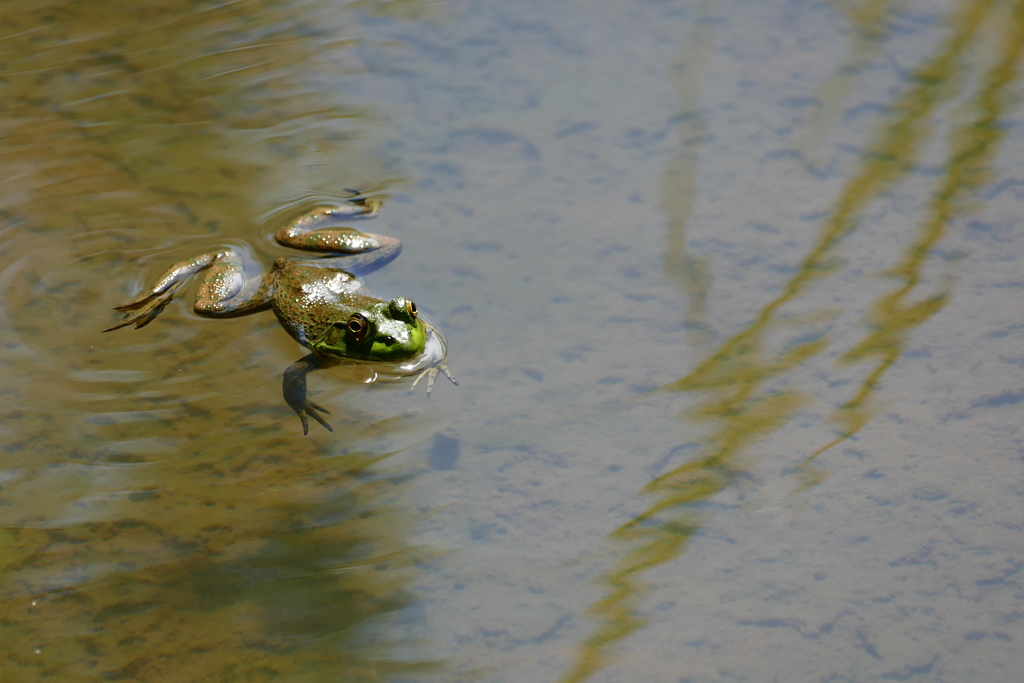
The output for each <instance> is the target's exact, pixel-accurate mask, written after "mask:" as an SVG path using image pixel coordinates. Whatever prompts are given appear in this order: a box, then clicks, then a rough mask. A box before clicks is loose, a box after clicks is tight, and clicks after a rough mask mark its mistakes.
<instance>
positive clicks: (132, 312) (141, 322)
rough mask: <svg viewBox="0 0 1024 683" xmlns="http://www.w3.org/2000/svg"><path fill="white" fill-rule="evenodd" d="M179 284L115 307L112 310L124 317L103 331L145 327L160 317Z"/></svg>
mask: <svg viewBox="0 0 1024 683" xmlns="http://www.w3.org/2000/svg"><path fill="white" fill-rule="evenodd" d="M180 284H181V283H180V282H179V283H175V284H174V285H173V286H171V287H169V288H167V289H166V290H164V291H163V292H158V293H146V294H143V295H141V296H139V297H136V298H135V299H133V300H132V301H129V302H128V303H126V304H124V305H123V306H115V307H114V310H115V311H120V312H122V313H124V317H123V318H121V320H119V321H118V322H117V324H116V325H114V326H112V327H108V328H107V329H105V330H103V331H104V332H112V331H114V330H119V329H121V328H122V327H127V326H128V325H132V324H134V325H135V329H139V328H140V327H145V326H146V325H148V324H149V323H151V322H152V321H153V318H155V317H157V316H158V315H160V311H162V310H164V307H165V306H166V305H167V304H169V303H171V299H173V298H174V291H175V290H176V289H177V288H178V286H179V285H180Z"/></svg>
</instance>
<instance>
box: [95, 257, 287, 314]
mask: <svg viewBox="0 0 1024 683" xmlns="http://www.w3.org/2000/svg"><path fill="white" fill-rule="evenodd" d="M203 270H208V272H207V274H206V275H205V276H204V277H203V280H202V283H201V284H200V287H199V293H198V294H197V295H196V301H195V306H194V310H195V312H196V313H197V314H199V315H202V316H206V317H213V318H219V317H231V316H235V315H244V314H246V313H251V312H253V311H255V310H261V309H262V308H267V307H269V299H270V297H269V294H268V293H267V291H266V289H267V287H266V286H265V285H264V283H263V282H262V281H261V280H253V281H250V282H246V280H245V277H244V274H243V271H242V261H241V257H240V256H239V255H238V254H237V253H235V252H234V251H232V250H231V249H224V250H221V251H211V252H208V253H206V254H202V255H200V256H196V257H195V258H193V259H189V260H188V261H181V262H180V263H176V264H174V265H173V266H171V267H170V268H169V269H168V270H167V272H165V273H164V274H163V275H162V276H161V277H160V279H159V280H157V282H156V284H155V285H153V287H151V288H150V289H148V290H145V291H143V292H142V293H141V294H140V295H139V296H137V297H135V298H134V299H132V300H131V301H129V302H128V303H126V304H124V305H123V306H117V307H115V309H114V310H117V311H121V312H122V313H124V314H125V315H124V317H123V318H122V319H121V320H120V321H118V323H117V324H116V325H114V326H113V327H110V328H108V329H106V330H103V331H104V332H110V331H111V330H117V329H120V328H122V327H126V326H128V325H132V324H134V325H135V327H136V328H139V327H145V326H146V325H148V324H149V323H150V322H151V321H152V320H153V319H154V318H156V317H157V315H159V314H160V311H162V310H163V309H164V307H165V306H167V304H169V303H170V302H171V300H172V299H173V298H174V293H175V292H176V291H177V290H178V288H179V287H181V285H182V284H184V283H185V281H186V280H188V279H189V278H190V277H192V276H193V275H195V274H196V273H198V272H200V271H203Z"/></svg>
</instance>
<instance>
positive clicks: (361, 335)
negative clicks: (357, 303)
mask: <svg viewBox="0 0 1024 683" xmlns="http://www.w3.org/2000/svg"><path fill="white" fill-rule="evenodd" d="M369 334H370V321H369V320H367V319H366V317H365V316H364V315H362V314H361V313H353V314H352V317H351V318H349V319H348V322H347V323H345V335H346V336H347V337H348V338H349V339H350V340H352V341H354V342H356V343H359V342H361V341H363V340H365V339H366V337H368V336H369Z"/></svg>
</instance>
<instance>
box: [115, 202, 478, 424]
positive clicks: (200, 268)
mask: <svg viewBox="0 0 1024 683" xmlns="http://www.w3.org/2000/svg"><path fill="white" fill-rule="evenodd" d="M380 205H381V201H380V199H378V198H376V197H363V196H360V195H356V196H354V197H351V198H349V199H348V200H346V201H344V202H343V203H339V204H335V205H324V206H318V207H316V208H315V209H313V210H312V211H310V212H308V213H306V214H305V215H303V216H301V217H300V218H298V219H297V220H295V221H293V222H291V223H290V224H288V225H287V226H285V227H284V228H282V229H280V230H278V231H277V233H275V234H274V239H275V240H277V242H278V243H279V244H281V245H283V246H287V247H293V248H295V249H302V250H304V251H314V252H322V253H327V254H331V255H330V256H325V257H321V258H316V259H306V260H299V259H293V258H287V257H282V258H279V259H277V260H276V261H274V265H273V267H271V269H270V272H268V273H266V274H265V275H263V276H261V277H256V278H247V277H246V276H245V273H244V271H243V267H242V257H241V255H240V254H239V253H238V252H236V251H234V250H232V249H230V248H228V249H222V250H219V251H211V252H208V253H205V254H201V255H200V256H196V257H195V258H192V259H189V260H188V261H182V262H180V263H176V264H174V265H173V266H171V267H170V268H169V269H168V270H167V272H166V273H164V274H163V276H161V277H160V279H159V280H157V283H156V284H155V285H154V286H153V287H151V288H150V289H148V290H145V291H143V292H142V293H141V294H140V295H139V296H137V297H136V298H135V299H133V300H131V301H129V302H128V303H126V304H124V305H123V306H118V307H116V309H115V310H118V311H121V312H122V313H124V314H125V315H124V317H123V318H122V319H121V320H120V321H119V322H118V323H117V324H116V325H114V326H113V327H111V328H109V329H107V330H104V332H110V331H111V330H116V329H119V328H122V327H126V326H128V325H132V324H134V325H135V327H136V328H139V327H143V326H145V325H147V324H148V323H150V322H151V321H152V320H153V319H154V318H156V316H157V315H159V314H160V311H162V310H163V309H164V307H165V306H166V305H167V304H168V303H170V302H171V299H172V298H173V297H174V293H175V291H176V290H177V289H178V288H179V287H180V286H181V285H182V284H184V283H185V282H186V281H187V280H188V279H189V278H191V277H192V276H193V275H196V274H197V273H200V272H202V273H203V275H202V277H201V279H200V281H199V291H198V292H197V294H196V298H195V303H194V310H195V312H196V313H197V314H198V315H201V316H204V317H208V318H236V317H239V316H243V315H249V314H250V313H257V312H259V311H265V310H268V309H269V310H273V311H274V313H275V314H276V315H277V319H278V321H280V323H281V325H282V326H283V327H284V328H285V330H287V331H288V334H290V335H291V336H292V338H293V339H295V341H297V342H298V343H299V344H302V345H303V346H304V347H306V348H308V349H309V350H310V351H311V353H310V354H309V355H307V356H306V357H304V358H302V359H301V360H299V361H296V362H295V363H293V364H292V365H291V366H290V367H289V368H288V369H287V370H285V373H284V384H283V388H284V399H285V401H286V402H287V403H288V405H289V406H291V408H292V410H294V411H295V413H296V414H297V415H298V416H299V419H300V420H301V421H302V433H303V434H308V433H309V421H308V419H307V418H310V417H311V418H313V419H314V420H316V421H317V422H319V423H320V424H321V425H323V426H324V427H325V428H326V429H327V430H328V431H333V430H331V427H330V425H328V424H327V422H326V421H325V420H324V419H323V418H322V417H321V416H320V413H327V412H328V411H327V410H326V409H325V408H323V407H322V406H320V405H318V404H316V403H314V402H313V401H311V400H310V399H309V395H308V392H307V390H306V375H307V374H308V373H310V372H312V371H314V370H318V369H321V368H326V367H330V366H332V365H337V364H338V363H341V362H343V361H346V360H355V361H375V362H383V363H402V362H407V361H410V360H412V359H416V358H417V357H423V356H426V355H427V354H426V350H427V346H428V340H430V339H431V336H432V335H433V336H434V337H435V338H436V337H437V335H438V332H437V330H436V329H434V328H433V327H432V326H430V325H429V324H427V323H425V322H424V321H423V319H422V318H421V317H420V316H419V312H418V310H417V309H416V304H414V303H413V302H412V301H410V300H409V299H406V298H404V297H396V298H394V299H392V300H391V301H384V300H381V299H377V298H375V297H374V296H373V295H371V294H370V293H369V292H368V291H366V290H365V288H364V286H363V283H362V282H361V281H360V280H359V279H358V278H357V277H356V274H355V273H360V274H362V273H367V272H370V271H373V270H376V269H377V268H380V267H382V266H384V265H385V264H387V263H389V262H390V261H392V260H394V258H395V257H396V256H398V253H399V251H401V248H402V245H401V243H400V242H399V241H398V240H397V239H395V238H394V237H386V236H383V235H374V234H372V233H367V232H360V231H358V230H355V229H354V228H349V227H343V226H339V225H337V224H338V223H339V222H341V221H346V220H352V219H357V218H372V217H374V216H376V215H377V211H378V209H379V208H380ZM432 348H433V354H432V355H429V357H426V358H425V360H424V361H423V362H420V363H419V364H416V363H412V364H407V366H408V367H410V368H415V369H416V370H417V371H419V370H420V369H422V368H424V364H425V369H422V371H421V372H419V374H418V376H417V378H416V380H415V381H414V382H413V388H415V387H416V385H417V384H418V383H419V381H420V380H421V379H423V378H424V377H426V378H427V394H428V395H429V394H430V391H431V389H432V388H433V385H434V380H435V379H436V377H437V373H438V371H440V372H442V373H444V375H445V377H447V378H448V379H450V380H451V381H452V383H453V384H458V383H457V382H456V381H455V378H454V377H452V375H451V373H450V372H449V371H448V367H447V365H445V353H444V346H443V343H442V342H440V341H437V342H436V343H435V344H434V345H433V347H432ZM437 349H440V350H439V351H438V350H437Z"/></svg>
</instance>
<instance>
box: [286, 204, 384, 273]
mask: <svg viewBox="0 0 1024 683" xmlns="http://www.w3.org/2000/svg"><path fill="white" fill-rule="evenodd" d="M380 204H381V202H380V200H379V199H377V198H376V197H369V198H365V199H358V200H355V199H353V200H349V201H348V202H347V203H345V204H337V205H323V206H318V207H316V208H314V209H313V210H312V211H310V212H309V213H307V214H305V215H303V216H301V217H300V218H298V219H296V220H294V221H292V222H291V223H290V224H288V225H286V226H285V227H283V228H281V229H280V230H278V231H277V232H276V233H274V239H275V240H277V243H278V244H280V245H282V246H285V247H292V248H293V249H301V250H303V251H317V252H322V253H328V254H337V255H338V256H336V257H334V258H330V257H328V258H321V259H318V260H316V261H314V262H313V264H314V265H317V266H324V267H326V268H340V269H342V270H348V271H354V272H359V273H368V272H370V271H373V270H377V269H378V268H381V267H383V266H384V265H386V264H388V263H390V262H391V261H393V260H394V259H395V257H397V256H398V254H399V252H401V250H402V243H401V242H400V241H399V240H397V239H396V238H394V237H388V236H386V235H375V234H373V233H369V232H362V231H360V230H356V229H355V228H349V227H345V226H342V225H337V223H339V222H341V221H344V220H350V219H353V218H373V217H374V216H376V215H377V210H378V209H379V208H380Z"/></svg>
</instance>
